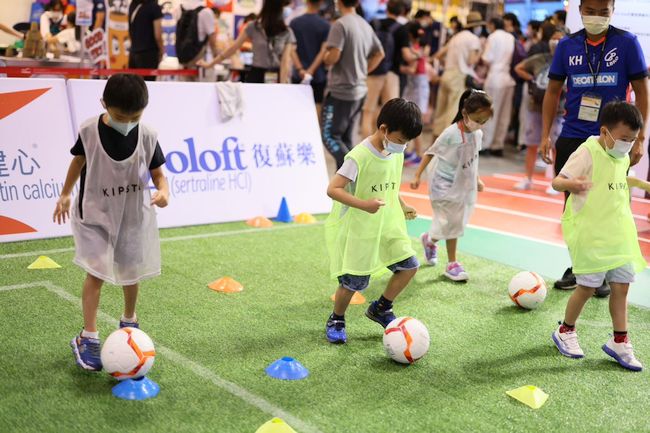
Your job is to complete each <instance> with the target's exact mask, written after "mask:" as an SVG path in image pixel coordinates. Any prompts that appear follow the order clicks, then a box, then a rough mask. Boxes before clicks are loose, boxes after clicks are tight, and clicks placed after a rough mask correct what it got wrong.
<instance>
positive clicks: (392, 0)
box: [386, 0, 406, 16]
mask: <svg viewBox="0 0 650 433" xmlns="http://www.w3.org/2000/svg"><path fill="white" fill-rule="evenodd" d="M386 12H388V13H389V14H391V15H395V16H400V15H404V14H405V13H406V4H405V3H404V2H403V1H402V0H388V4H387V5H386Z"/></svg>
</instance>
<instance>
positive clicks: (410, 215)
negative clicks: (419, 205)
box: [402, 205, 418, 220]
mask: <svg viewBox="0 0 650 433" xmlns="http://www.w3.org/2000/svg"><path fill="white" fill-rule="evenodd" d="M402 210H403V211H404V216H405V217H406V219H407V220H414V219H415V218H416V217H417V216H418V212H417V211H416V210H415V208H413V207H411V206H407V205H404V206H402Z"/></svg>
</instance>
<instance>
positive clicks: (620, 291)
mask: <svg viewBox="0 0 650 433" xmlns="http://www.w3.org/2000/svg"><path fill="white" fill-rule="evenodd" d="M609 285H610V287H611V288H612V293H611V295H610V296H609V314H610V315H611V316H612V325H614V337H615V338H616V335H617V334H623V335H621V337H625V336H626V335H627V292H628V290H629V288H630V285H629V284H624V283H609Z"/></svg>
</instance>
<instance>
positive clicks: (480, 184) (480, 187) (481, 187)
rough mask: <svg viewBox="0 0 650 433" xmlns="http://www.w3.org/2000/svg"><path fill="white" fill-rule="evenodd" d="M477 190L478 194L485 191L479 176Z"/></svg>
mask: <svg viewBox="0 0 650 433" xmlns="http://www.w3.org/2000/svg"><path fill="white" fill-rule="evenodd" d="M476 189H478V192H482V191H483V190H484V189H485V184H484V183H483V181H482V180H481V178H480V177H478V176H477V177H476Z"/></svg>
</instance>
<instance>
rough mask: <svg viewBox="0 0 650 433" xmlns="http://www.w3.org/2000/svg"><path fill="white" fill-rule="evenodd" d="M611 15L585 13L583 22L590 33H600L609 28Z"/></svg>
mask: <svg viewBox="0 0 650 433" xmlns="http://www.w3.org/2000/svg"><path fill="white" fill-rule="evenodd" d="M610 20H611V17H599V16H596V15H583V16H582V24H583V25H584V26H585V30H586V31H587V33H589V34H590V35H600V34H602V33H605V32H606V31H607V29H608V28H609V22H610Z"/></svg>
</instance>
